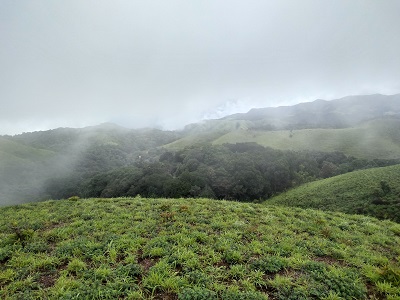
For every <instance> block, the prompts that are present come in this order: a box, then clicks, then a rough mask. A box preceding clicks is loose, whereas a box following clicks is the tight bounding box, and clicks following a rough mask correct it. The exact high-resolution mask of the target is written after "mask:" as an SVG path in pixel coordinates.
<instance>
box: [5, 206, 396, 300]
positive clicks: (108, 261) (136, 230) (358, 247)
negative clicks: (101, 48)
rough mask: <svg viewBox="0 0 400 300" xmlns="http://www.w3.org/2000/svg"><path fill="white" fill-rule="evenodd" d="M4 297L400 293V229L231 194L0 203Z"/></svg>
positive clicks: (352, 295) (340, 296)
mask: <svg viewBox="0 0 400 300" xmlns="http://www.w3.org/2000/svg"><path fill="white" fill-rule="evenodd" d="M0 216H1V217H0V298H2V299H241V300H243V299H244V300H246V299H252V300H253V299H399V297H400V225H399V224H396V223H393V222H390V221H379V220H377V219H375V218H371V217H366V216H360V215H345V214H342V213H326V212H322V211H315V210H303V209H300V208H286V207H279V206H265V205H260V204H248V203H237V202H227V201H212V200H207V199H197V200H190V199H189V200H184V199H180V200H165V199H144V198H134V199H127V198H124V199H122V198H119V199H118V198H117V199H78V200H77V199H71V200H61V201H47V202H41V203H35V204H24V205H20V206H12V207H5V208H4V207H3V208H0Z"/></svg>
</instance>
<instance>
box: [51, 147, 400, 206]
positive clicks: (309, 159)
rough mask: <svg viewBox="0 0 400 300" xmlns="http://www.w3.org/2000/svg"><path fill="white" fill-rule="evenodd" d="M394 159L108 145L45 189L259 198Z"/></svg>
mask: <svg viewBox="0 0 400 300" xmlns="http://www.w3.org/2000/svg"><path fill="white" fill-rule="evenodd" d="M110 162H112V163H110ZM396 163H399V161H398V160H379V159H374V160H366V159H356V158H354V157H348V156H346V155H344V154H343V153H340V152H331V153H322V152H310V151H302V152H294V151H281V150H274V149H272V148H266V147H262V146H260V145H257V144H255V143H238V144H224V145H218V146H216V145H211V144H204V145H197V146H192V147H187V148H185V149H183V150H179V151H167V150H158V151H155V152H154V153H153V156H150V155H148V156H147V157H142V156H139V157H137V158H136V160H134V161H132V162H131V163H128V162H127V158H126V157H125V156H124V153H123V152H121V151H118V150H117V149H116V148H114V147H109V148H105V149H104V148H99V149H97V150H96V149H93V150H92V151H91V152H87V154H86V155H85V156H83V157H82V158H81V159H80V161H79V163H78V164H77V165H76V168H75V170H74V172H72V173H71V175H68V176H63V177H55V178H51V179H49V180H48V181H47V182H46V183H45V186H44V191H45V193H46V195H47V197H49V198H52V199H61V198H68V197H71V196H79V197H121V196H122V197H123V196H129V197H131V196H137V195H140V196H143V197H166V198H179V197H208V198H214V199H232V200H233V199H234V200H237V201H257V200H263V199H267V198H269V197H271V196H272V195H275V194H277V193H280V192H283V191H285V190H287V189H288V188H291V187H294V186H298V185H300V184H302V183H305V182H309V181H314V180H316V179H320V178H328V177H332V176H335V175H338V174H343V173H347V172H351V171H354V170H358V169H364V168H371V167H379V166H387V165H392V164H396ZM94 170H95V171H94Z"/></svg>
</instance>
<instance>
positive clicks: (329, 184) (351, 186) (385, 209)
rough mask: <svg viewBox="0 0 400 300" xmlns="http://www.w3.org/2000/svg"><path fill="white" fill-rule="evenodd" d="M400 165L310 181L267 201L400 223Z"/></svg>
mask: <svg viewBox="0 0 400 300" xmlns="http://www.w3.org/2000/svg"><path fill="white" fill-rule="evenodd" d="M399 182H400V165H395V166H389V167H383V168H372V169H366V170H360V171H355V172H351V173H347V174H343V175H339V176H335V177H331V178H327V179H323V180H318V181H314V182H309V183H306V184H304V185H302V186H300V187H297V188H294V189H291V190H289V191H287V192H285V193H282V194H279V195H277V196H275V197H273V198H271V199H269V200H267V201H266V202H265V203H266V204H275V205H283V206H296V207H302V208H315V209H322V210H329V211H341V212H345V213H359V214H360V213H361V214H367V215H371V216H374V217H377V218H381V219H391V220H394V221H396V222H400V187H399Z"/></svg>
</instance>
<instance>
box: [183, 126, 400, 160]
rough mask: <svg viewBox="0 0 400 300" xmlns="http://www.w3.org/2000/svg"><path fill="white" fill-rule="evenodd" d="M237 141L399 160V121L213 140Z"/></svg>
mask: <svg viewBox="0 0 400 300" xmlns="http://www.w3.org/2000/svg"><path fill="white" fill-rule="evenodd" d="M238 142H256V143H258V144H260V145H262V146H266V147H271V148H274V149H280V150H295V151H298V150H312V151H324V152H332V151H339V152H343V153H345V154H346V155H351V156H354V157H359V158H368V159H372V158H381V159H393V158H399V157H400V120H397V119H383V120H374V121H370V122H366V123H363V124H361V125H359V126H356V127H350V128H342V129H323V128H316V129H297V130H292V131H291V130H276V131H264V130H235V131H230V132H229V133H226V134H225V135H222V136H220V137H219V138H217V139H215V140H214V141H213V143H214V144H218V145H219V144H225V143H230V144H234V143H238ZM176 143H177V142H176Z"/></svg>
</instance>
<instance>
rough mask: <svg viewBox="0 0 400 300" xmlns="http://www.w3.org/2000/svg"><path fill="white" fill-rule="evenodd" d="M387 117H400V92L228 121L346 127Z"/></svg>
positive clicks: (267, 110) (270, 110) (272, 110)
mask: <svg viewBox="0 0 400 300" xmlns="http://www.w3.org/2000/svg"><path fill="white" fill-rule="evenodd" d="M385 116H397V117H400V94H396V95H391V96H385V95H380V94H375V95H364V96H348V97H344V98H341V99H336V100H330V101H326V100H321V99H318V100H315V101H313V102H307V103H300V104H297V105H293V106H280V107H269V108H258V109H251V110H250V111H249V112H248V113H241V114H234V115H230V116H227V117H225V118H223V119H224V120H245V121H251V122H254V123H255V125H264V126H265V125H270V126H272V127H276V128H278V129H288V128H345V127H350V126H354V125H357V124H359V123H361V122H365V121H368V120H372V119H376V118H382V117H385Z"/></svg>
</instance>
